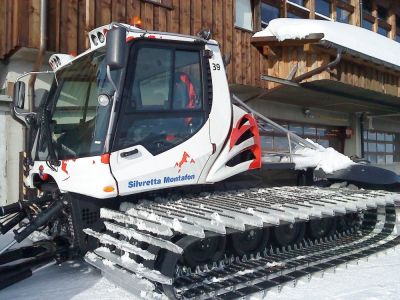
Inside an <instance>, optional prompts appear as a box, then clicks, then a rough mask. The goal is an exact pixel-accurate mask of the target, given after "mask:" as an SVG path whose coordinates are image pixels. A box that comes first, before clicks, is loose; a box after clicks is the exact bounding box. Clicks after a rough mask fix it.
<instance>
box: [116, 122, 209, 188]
mask: <svg viewBox="0 0 400 300" xmlns="http://www.w3.org/2000/svg"><path fill="white" fill-rule="evenodd" d="M134 149H137V150H138V153H137V154H135V155H131V156H127V157H121V152H125V151H131V150H134ZM185 153H187V155H188V156H187V157H184V155H185ZM211 153H212V146H211V143H210V137H209V122H208V121H207V122H206V123H205V124H204V126H203V127H202V128H201V129H200V130H199V131H198V132H197V133H196V134H195V135H194V136H192V137H191V138H189V139H188V140H186V141H185V142H183V143H182V144H179V145H177V146H176V147H174V148H172V149H170V150H167V151H165V152H163V153H160V154H158V155H155V156H153V155H152V154H151V153H150V152H148V151H147V150H146V149H145V148H144V147H142V146H133V147H129V148H126V149H123V150H120V151H117V152H113V153H112V154H111V160H110V164H111V169H112V172H113V175H114V176H115V178H116V180H117V182H118V188H119V194H120V195H121V196H124V195H129V194H134V193H140V192H145V191H150V190H156V189H163V188H168V187H173V186H182V185H190V184H196V183H199V177H200V174H201V172H202V171H203V168H204V166H205V165H206V162H207V160H208V158H209V157H210V155H211ZM181 162H182V163H181ZM179 163H181V166H180V167H179ZM176 164H178V166H177V165H176Z"/></svg>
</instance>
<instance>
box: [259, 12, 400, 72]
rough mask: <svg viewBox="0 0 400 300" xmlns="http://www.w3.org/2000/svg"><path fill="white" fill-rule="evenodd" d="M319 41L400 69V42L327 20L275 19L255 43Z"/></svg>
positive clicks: (327, 45) (260, 32)
mask: <svg viewBox="0 0 400 300" xmlns="http://www.w3.org/2000/svg"><path fill="white" fill-rule="evenodd" d="M263 40H264V41H265V42H266V43H268V42H278V43H279V42H281V43H284V42H288V41H299V42H300V41H304V42H317V43H318V44H321V45H324V46H326V47H332V48H337V49H341V50H342V51H343V52H345V53H349V54H351V55H354V56H358V57H360V58H362V59H365V60H368V61H371V62H374V63H377V64H381V65H384V66H386V67H389V68H392V69H395V70H400V55H399V53H400V43H398V42H396V41H394V40H391V39H389V38H386V37H384V36H382V35H380V34H377V33H375V32H372V31H370V30H367V29H364V28H361V27H357V26H353V25H349V24H344V23H339V22H332V21H325V20H309V19H287V18H279V19H274V20H272V21H271V22H270V23H269V24H268V27H267V28H265V29H264V30H262V31H259V32H257V33H256V34H254V35H253V40H252V41H253V42H254V41H258V42H262V41H263Z"/></svg>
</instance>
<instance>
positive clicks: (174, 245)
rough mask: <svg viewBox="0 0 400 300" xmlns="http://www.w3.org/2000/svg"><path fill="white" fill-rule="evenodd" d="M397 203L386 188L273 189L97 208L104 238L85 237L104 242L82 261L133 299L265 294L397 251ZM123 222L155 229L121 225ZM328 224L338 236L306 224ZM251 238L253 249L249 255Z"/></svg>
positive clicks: (210, 297) (91, 232) (241, 297)
mask: <svg viewBox="0 0 400 300" xmlns="http://www.w3.org/2000/svg"><path fill="white" fill-rule="evenodd" d="M397 200H399V195H397V194H394V193H390V192H386V191H364V190H348V189H340V190H338V189H328V188H318V187H276V188H264V189H254V190H248V191H236V192H221V193H217V194H209V195H198V196H187V197H183V198H181V199H178V200H168V199H164V201H159V202H157V203H156V202H153V203H151V202H144V203H139V204H131V203H123V204H121V210H120V211H119V212H114V211H110V210H109V209H102V210H101V217H102V218H103V219H104V220H105V225H106V226H105V232H101V233H100V232H93V231H91V230H90V229H88V230H86V232H87V233H89V234H90V235H92V236H95V237H97V238H99V242H100V244H101V246H100V247H99V248H97V249H96V250H94V252H90V253H88V254H87V255H86V261H87V262H89V263H90V264H92V265H93V266H95V267H96V268H98V269H100V270H102V272H103V273H105V274H109V276H108V277H110V278H111V279H117V282H116V283H117V284H118V283H119V284H120V285H122V286H123V287H125V288H126V289H128V290H130V291H132V290H134V291H133V292H135V294H139V295H140V293H139V292H137V291H139V290H142V291H143V292H142V295H141V296H142V297H143V298H146V297H150V296H151V297H153V298H154V297H155V298H159V297H165V296H167V297H168V298H170V299H236V298H240V299H247V298H248V297H250V296H257V295H258V296H264V295H265V294H266V293H267V292H268V291H280V290H281V289H282V287H284V286H293V287H294V286H295V285H296V284H297V282H298V280H309V279H310V278H311V277H312V276H316V275H319V276H321V275H323V273H324V272H326V271H328V270H333V271H334V270H335V268H336V267H337V266H340V265H347V264H348V263H350V262H353V261H358V260H359V259H362V258H364V257H368V256H369V255H371V254H374V253H377V252H379V251H384V250H386V249H388V248H390V247H393V246H395V245H397V244H399V243H400V238H399V236H398V225H399V223H398V218H397V216H396V211H397V210H398V209H397V208H396V206H395V201H397ZM115 215H118V217H117V218H113V216H115ZM122 216H125V217H122ZM350 216H351V218H352V219H351V220H352V222H350V223H351V225H349V224H350V223H349V224H347V223H346V222H345V221H346V220H348V219H349V217H350ZM129 218H134V219H135V220H138V219H144V220H147V221H152V222H154V223H155V224H157V226H156V227H154V226H153V227H151V228H149V229H146V228H145V227H140V226H137V222H136V223H135V224H136V225H134V224H132V222H131V223H129V224H128V223H121V220H124V219H129ZM327 220H330V221H332V220H333V221H334V224H335V230H334V231H330V232H326V233H324V234H323V235H321V236H318V235H315V232H314V235H313V231H312V229H313V225H312V224H314V223H315V222H317V224H324V223H323V222H327ZM318 222H319V223H318ZM328 223H329V222H328ZM182 224H185V225H186V226H182ZM330 224H331V223H330ZM332 224H333V223H332ZM345 225H346V226H345ZM139 227H140V228H139ZM191 227H192V228H195V230H194V231H193V232H194V234H193V235H190V231H188V228H191ZM155 228H158V229H159V230H160V231H159V232H158V233H157V232H156V230H154V229H155ZM283 228H286V229H287V228H292V230H294V229H293V228H297V229H298V228H300V229H299V230H298V232H299V234H298V235H299V237H297V238H298V239H297V240H296V239H294V240H291V241H290V242H287V243H286V244H282V236H283V237H285V232H286V231H285V230H286V229H285V230H284V229H283ZM301 228H303V231H302V230H301ZM169 231H172V232H173V235H172V236H171V235H168V234H165V233H168V232H169ZM202 231H204V233H205V237H204V238H202V237H199V236H198V233H199V232H202ZM305 231H306V233H304V232H305ZM249 233H251V234H249ZM304 234H306V237H304ZM104 235H107V236H109V237H112V239H115V240H116V242H115V244H112V243H111V241H112V239H111V238H107V239H104ZM248 236H253V239H248V240H245V242H244V243H240V241H243V238H244V237H248ZM254 236H256V237H258V238H259V239H258V240H257V241H259V242H260V243H259V244H257V247H255V248H251V249H250V248H249V245H252V244H253V242H254ZM269 237H271V241H265V240H268V239H269ZM311 237H314V238H313V239H312V238H311ZM316 237H318V238H316ZM274 239H275V240H274ZM263 240H264V241H263ZM279 242H280V244H279ZM125 244H130V245H131V246H132V247H133V249H136V248H137V249H140V250H141V251H145V253H146V255H143V254H142V253H141V252H140V251H136V250H135V251H131V250H130V248H129V247H128V246H126V245H125ZM121 245H125V246H124V247H121ZM238 245H240V246H238ZM150 254H151V255H152V256H151V255H150ZM206 254H208V256H207V255H206ZM121 274H122V275H121ZM122 277H124V278H125V279H124V280H122V279H121V278H122ZM126 280H128V281H129V282H126ZM114 281H115V280H114ZM121 281H123V282H121ZM142 285H143V286H142Z"/></svg>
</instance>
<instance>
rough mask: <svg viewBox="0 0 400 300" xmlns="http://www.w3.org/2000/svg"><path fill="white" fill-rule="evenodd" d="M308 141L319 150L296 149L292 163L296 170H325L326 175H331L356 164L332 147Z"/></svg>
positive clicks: (287, 159)
mask: <svg viewBox="0 0 400 300" xmlns="http://www.w3.org/2000/svg"><path fill="white" fill-rule="evenodd" d="M307 141H308V142H310V143H313V144H314V145H315V146H316V147H317V149H316V150H314V149H311V148H298V149H295V150H294V152H293V153H294V155H293V157H292V161H293V162H294V163H295V169H296V170H305V169H307V168H315V169H316V170H323V171H324V172H325V173H327V174H330V173H332V172H335V171H337V170H342V169H346V168H347V167H349V166H351V165H354V164H355V162H353V161H352V160H351V159H350V158H349V157H347V156H346V155H344V154H341V153H339V152H337V151H336V150H335V149H333V148H331V147H329V148H324V147H322V146H321V145H319V144H317V143H314V142H313V141H312V140H310V139H307ZM285 160H286V162H288V161H289V158H286V159H285Z"/></svg>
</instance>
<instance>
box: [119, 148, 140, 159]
mask: <svg viewBox="0 0 400 300" xmlns="http://www.w3.org/2000/svg"><path fill="white" fill-rule="evenodd" d="M137 153H139V150H138V149H133V150H131V151H126V152H121V154H120V155H121V157H128V156H131V155H134V154H137Z"/></svg>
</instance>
